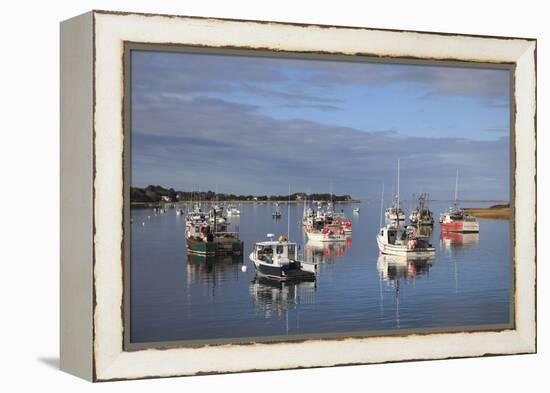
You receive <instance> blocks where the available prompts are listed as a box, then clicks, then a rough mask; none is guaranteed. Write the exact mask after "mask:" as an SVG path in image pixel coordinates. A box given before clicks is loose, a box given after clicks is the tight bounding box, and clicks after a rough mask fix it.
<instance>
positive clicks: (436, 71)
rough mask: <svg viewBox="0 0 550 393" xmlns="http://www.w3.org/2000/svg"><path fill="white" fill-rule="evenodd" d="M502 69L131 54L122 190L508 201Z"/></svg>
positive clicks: (506, 104) (504, 77)
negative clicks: (398, 194)
mask: <svg viewBox="0 0 550 393" xmlns="http://www.w3.org/2000/svg"><path fill="white" fill-rule="evenodd" d="M509 88H510V86H509V72H508V71H506V70H499V69H481V68H459V67H444V66H426V65H404V64H383V63H367V62H343V61H327V60H309V59H308V60H304V59H290V58H271V57H249V56H229V55H211V54H190V53H174V52H152V51H133V52H132V97H131V99H132V114H131V116H132V130H131V135H132V185H134V186H146V185H148V184H160V185H164V186H167V187H174V188H176V189H181V190H190V189H198V188H200V189H201V190H207V189H211V190H214V189H215V188H216V187H217V188H218V190H219V191H220V192H232V193H238V194H258V195H260V194H284V193H286V191H287V190H288V184H289V183H290V184H291V187H292V189H293V190H295V191H298V190H300V191H305V192H328V191H329V184H332V188H333V191H334V192H335V193H338V194H343V193H349V194H351V195H353V196H355V197H359V198H365V197H374V196H376V195H379V193H380V190H381V187H382V183H385V185H386V188H387V189H392V187H395V181H396V180H395V178H396V161H397V159H400V160H401V167H402V171H401V179H402V181H401V190H402V194H404V195H410V194H412V193H413V192H414V193H416V194H419V193H421V192H429V193H430V194H431V196H432V197H434V198H438V199H445V198H452V197H453V195H454V176H455V171H456V169H457V168H458V169H459V172H460V190H459V194H460V197H461V198H482V199H501V200H507V199H508V186H509V185H508V173H509V172H508V169H509V141H508V138H509V95H510V92H509Z"/></svg>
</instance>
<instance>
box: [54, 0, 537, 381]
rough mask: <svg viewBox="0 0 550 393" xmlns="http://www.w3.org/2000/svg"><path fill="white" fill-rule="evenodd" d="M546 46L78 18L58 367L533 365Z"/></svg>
mask: <svg viewBox="0 0 550 393" xmlns="http://www.w3.org/2000/svg"><path fill="white" fill-rule="evenodd" d="M535 92H536V40H535V39H531V38H511V37H486V36H472V35H459V34H456V35H454V34H453V35H450V34H441V33H428V32H413V31H393V30H392V31H390V30H380V29H370V28H363V27H342V26H321V25H300V24H285V23H273V22H263V21H244V20H221V19H213V18H197V17H185V16H171V15H146V14H129V13H117V12H105V11H92V12H89V13H87V14H84V15H81V16H77V17H75V18H73V19H70V20H67V21H64V22H62V24H61V182H62V184H61V295H60V296H61V348H60V352H61V368H62V369H63V370H65V371H67V372H69V373H72V374H75V375H78V376H80V377H82V378H85V379H88V380H91V381H108V380H120V379H136V378H150V377H167V376H190V375H202V374H212V373H232V372H243V371H253V370H280V369H291V368H309V367H330V366H339V365H351V364H368V363H383V362H395V361H408V360H426V359H444V358H459V357H474V356H487V355H506V354H525V353H533V352H536V306H535V295H536V247H535V246H536V245H535V239H536V236H535V235H536V128H535V121H536V100H535V97H536V96H535Z"/></svg>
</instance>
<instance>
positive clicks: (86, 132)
mask: <svg viewBox="0 0 550 393" xmlns="http://www.w3.org/2000/svg"><path fill="white" fill-rule="evenodd" d="M93 18H94V13H93V12H92V11H90V12H87V13H84V14H81V15H79V16H75V17H74V18H71V19H68V20H65V21H63V22H61V23H60V25H59V29H60V30H59V44H60V54H59V61H60V63H59V64H60V89H59V92H60V98H59V104H60V167H59V170H60V216H59V218H60V220H59V221H60V244H59V247H60V259H59V267H60V269H59V291H60V296H59V307H60V313H59V326H60V330H59V336H60V337H59V367H60V369H61V370H62V371H65V372H67V373H69V374H72V375H75V376H77V377H80V378H83V379H86V380H88V381H93V380H94V376H95V371H94V365H93V358H94V354H93V339H94V336H93V320H92V315H93V304H92V302H93V290H94V284H93V186H92V183H93V176H94V174H93V136H92V135H93V100H94V93H93V79H94V72H93V46H94V37H93ZM86 190H87V191H86Z"/></svg>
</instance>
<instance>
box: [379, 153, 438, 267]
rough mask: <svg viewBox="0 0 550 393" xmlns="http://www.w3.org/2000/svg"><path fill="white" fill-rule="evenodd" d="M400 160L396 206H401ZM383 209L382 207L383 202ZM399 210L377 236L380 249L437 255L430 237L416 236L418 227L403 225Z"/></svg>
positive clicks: (412, 254)
mask: <svg viewBox="0 0 550 393" xmlns="http://www.w3.org/2000/svg"><path fill="white" fill-rule="evenodd" d="M399 167H400V162H399V160H398V161H397V197H396V204H395V206H396V207H398V206H399V169H400V168H399ZM380 203H381V209H382V206H383V205H382V203H383V198H382V201H381V202H380ZM399 210H400V209H397V210H396V220H392V222H390V223H387V224H386V226H383V227H381V228H380V231H379V232H378V234H377V236H376V242H377V243H378V249H379V250H380V252H381V253H382V254H388V255H399V256H407V257H429V256H432V255H435V248H434V247H433V246H432V245H431V244H430V243H429V241H428V239H426V238H423V237H418V236H416V228H414V227H406V226H401V225H400V223H399V222H400V221H401V217H400V214H399Z"/></svg>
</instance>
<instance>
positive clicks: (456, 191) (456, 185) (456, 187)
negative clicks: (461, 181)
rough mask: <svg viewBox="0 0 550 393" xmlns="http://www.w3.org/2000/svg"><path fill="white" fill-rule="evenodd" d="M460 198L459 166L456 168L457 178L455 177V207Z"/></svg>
mask: <svg viewBox="0 0 550 393" xmlns="http://www.w3.org/2000/svg"><path fill="white" fill-rule="evenodd" d="M457 199H458V168H456V178H455V207H456V204H457Z"/></svg>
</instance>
